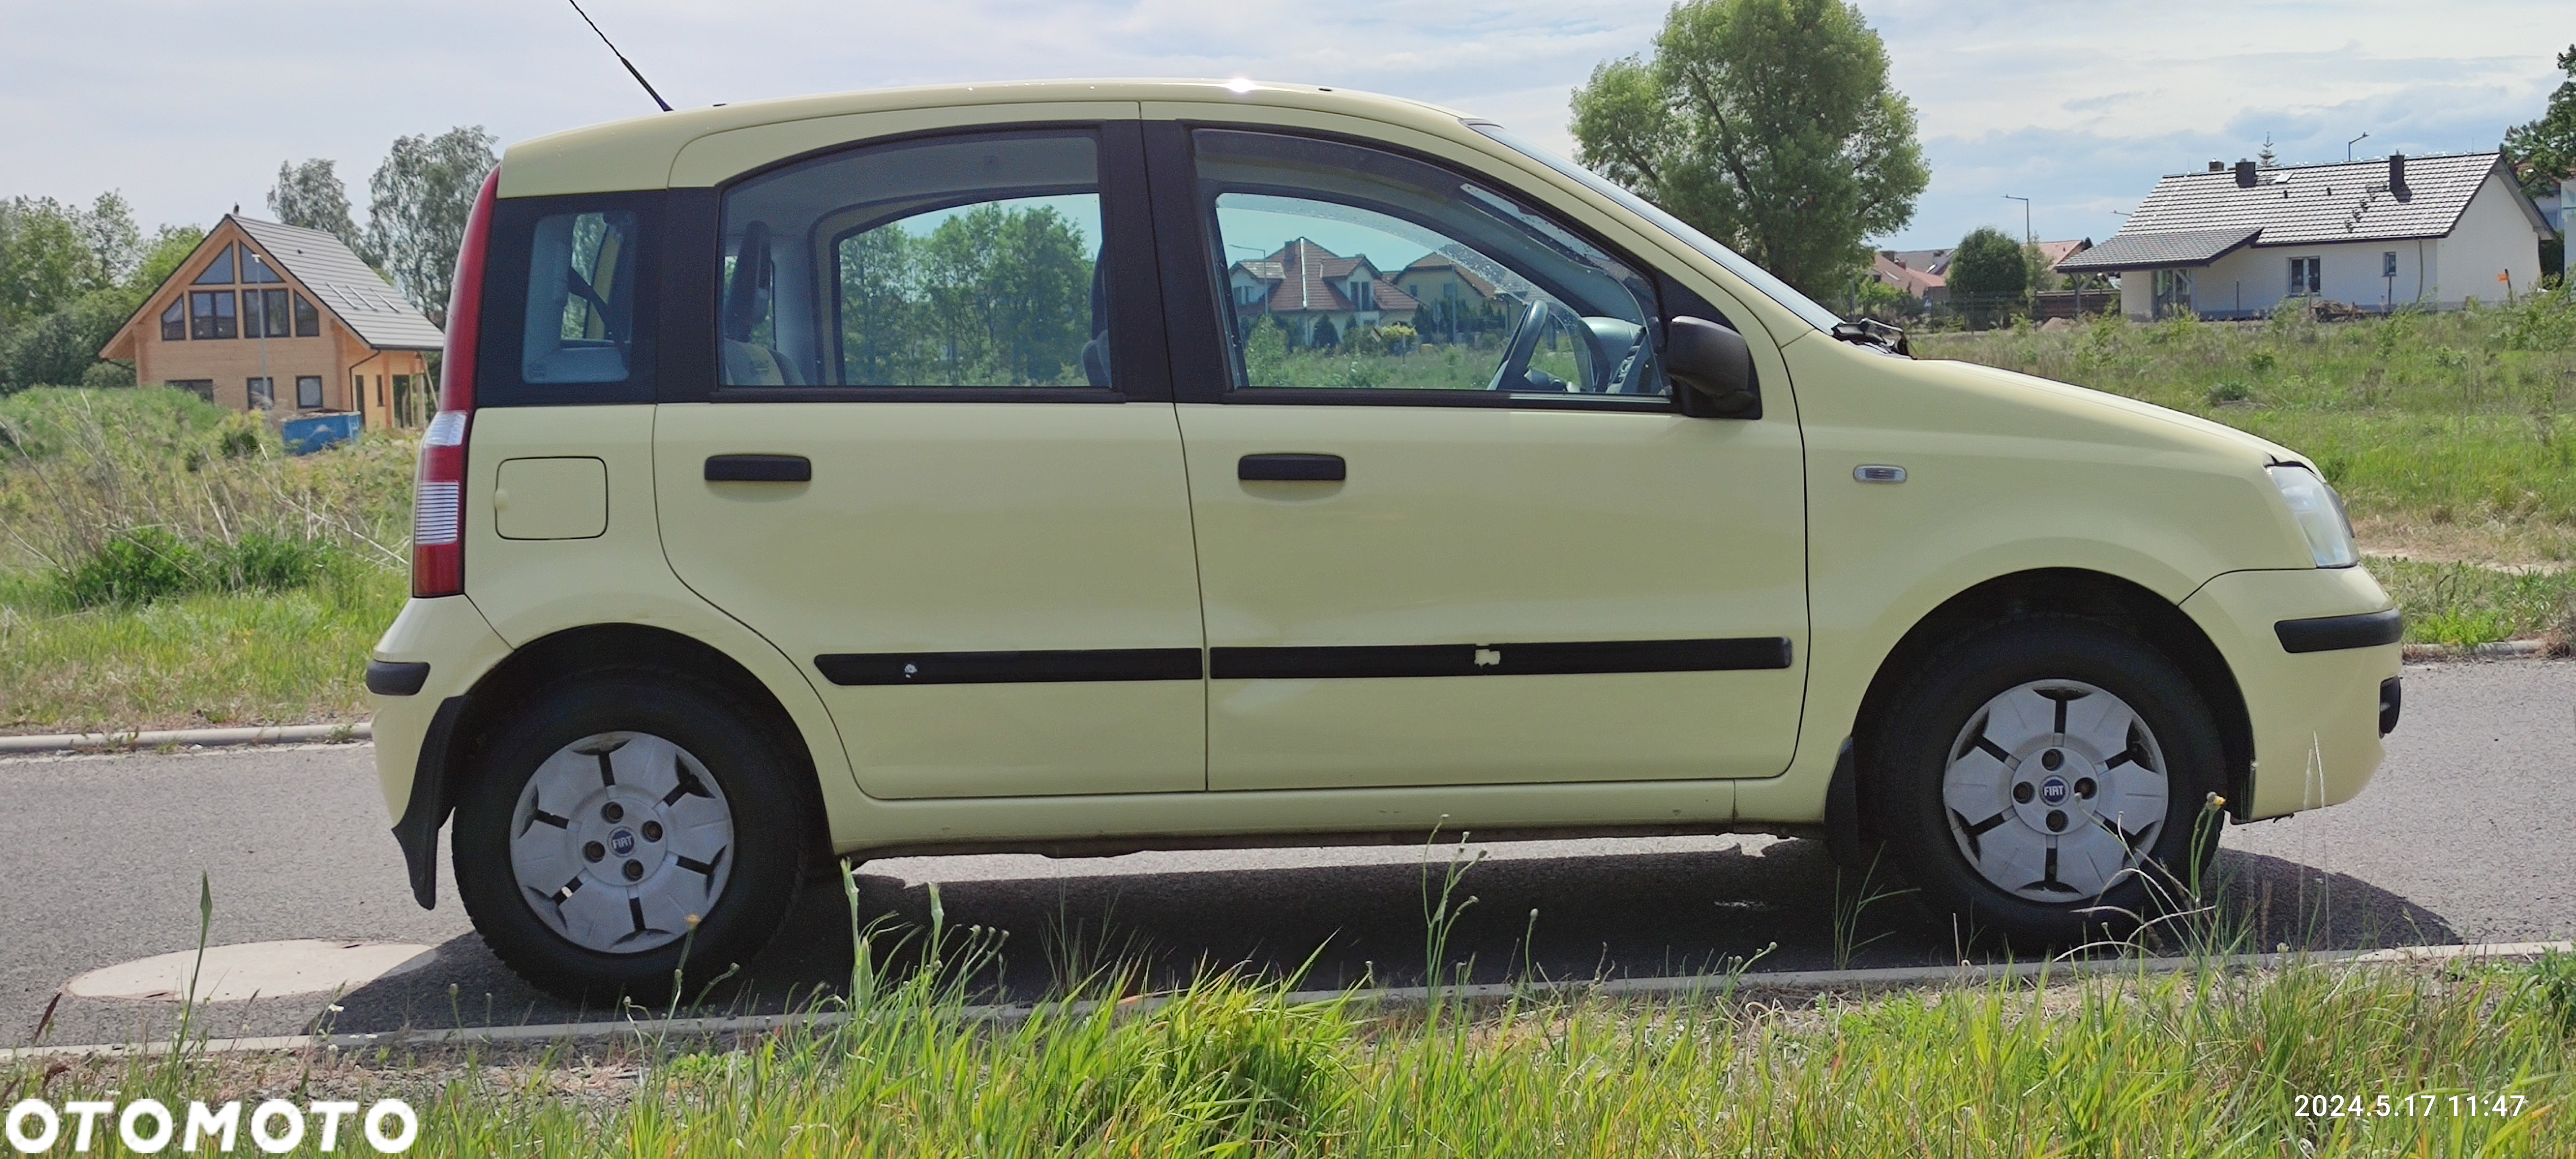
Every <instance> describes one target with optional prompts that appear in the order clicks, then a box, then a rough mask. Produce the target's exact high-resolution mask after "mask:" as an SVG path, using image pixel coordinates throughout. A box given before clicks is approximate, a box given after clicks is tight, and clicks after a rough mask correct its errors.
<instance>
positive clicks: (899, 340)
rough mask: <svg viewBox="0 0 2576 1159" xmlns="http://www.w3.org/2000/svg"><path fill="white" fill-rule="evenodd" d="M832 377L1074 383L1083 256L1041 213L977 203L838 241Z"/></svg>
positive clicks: (1069, 231)
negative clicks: (932, 222) (912, 227)
mask: <svg viewBox="0 0 2576 1159" xmlns="http://www.w3.org/2000/svg"><path fill="white" fill-rule="evenodd" d="M840 266H841V319H842V321H841V331H842V332H841V357H842V365H841V372H842V381H843V382H846V383H851V384H865V385H894V386H902V385H916V384H925V383H945V384H955V385H997V386H998V385H1021V384H1038V383H1051V382H1059V381H1064V380H1067V379H1072V380H1075V381H1080V380H1081V376H1082V347H1083V344H1084V343H1086V342H1088V341H1090V339H1091V330H1090V328H1089V327H1088V326H1087V325H1085V322H1086V320H1088V319H1090V318H1091V316H1092V312H1091V306H1090V301H1089V299H1090V296H1091V273H1092V259H1091V255H1090V253H1089V251H1088V249H1087V248H1086V247H1085V245H1084V243H1083V235H1082V231H1081V230H1080V229H1079V228H1077V227H1076V226H1075V225H1074V224H1073V222H1072V221H1070V220H1068V219H1067V218H1066V217H1065V216H1064V215H1063V214H1061V213H1059V212H1057V211H1056V210H1054V209H1053V208H1049V207H1044V206H1039V207H1034V208H1009V207H1005V206H1002V205H996V204H985V205H979V206H977V207H975V208H973V209H971V210H968V211H966V212H963V213H959V214H955V215H953V216H950V217H948V218H946V219H945V220H943V221H941V222H940V223H939V224H938V225H937V226H936V227H935V228H933V229H931V230H930V231H929V232H928V233H926V234H925V233H916V232H911V231H908V230H907V229H906V228H905V227H904V225H903V223H900V222H898V223H895V224H892V225H887V226H882V227H879V228H877V229H873V230H869V231H868V232H866V233H863V234H860V235H858V236H856V237H851V238H848V239H846V240H844V241H843V242H842V243H841V262H840Z"/></svg>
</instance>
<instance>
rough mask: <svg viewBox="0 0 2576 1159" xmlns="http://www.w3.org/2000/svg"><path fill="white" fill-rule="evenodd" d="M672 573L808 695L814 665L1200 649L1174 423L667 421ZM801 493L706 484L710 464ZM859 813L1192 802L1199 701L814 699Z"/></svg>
mask: <svg viewBox="0 0 2576 1159" xmlns="http://www.w3.org/2000/svg"><path fill="white" fill-rule="evenodd" d="M662 412H663V413H662V417H661V422H660V430H659V432H658V435H657V444H658V446H657V457H658V459H659V462H660V468H661V469H660V473H659V485H660V508H661V520H662V539H663V545H664V548H665V550H666V551H667V552H668V553H669V556H670V559H671V564H672V567H673V568H675V569H676V570H677V571H678V573H679V575H680V577H681V578H682V579H683V580H685V581H686V582H687V583H688V584H689V585H690V586H691V588H692V589H693V590H695V591H696V592H697V593H699V594H700V595H702V596H704V597H705V598H706V599H707V601H708V602H710V603H712V604H714V605H715V606H717V607H720V608H723V609H725V610H726V611H727V612H728V613H730V614H731V615H733V616H735V617H737V618H739V619H740V620H741V621H742V622H744V623H745V624H748V625H750V626H751V627H752V628H753V629H754V630H756V631H758V632H760V633H761V634H762V635H763V636H764V637H766V638H767V639H769V640H770V641H771V642H772V643H774V644H776V645H778V647H779V648H780V649H782V650H784V651H785V652H786V654H787V655H788V656H790V657H791V658H793V660H794V661H795V662H796V663H797V664H799V665H800V666H802V667H804V669H805V670H806V671H808V672H814V671H816V668H815V664H816V660H815V658H816V657H817V656H820V655H826V654H851V653H856V654H893V653H908V652H996V651H1017V650H1065V649H1095V648H1161V649H1184V650H1187V651H1189V652H1191V653H1193V654H1195V653H1196V652H1197V650H1198V649H1199V648H1200V647H1201V646H1202V644H1203V643H1204V640H1205V637H1204V634H1203V633H1202V632H1201V630H1200V626H1199V593H1198V585H1197V583H1196V575H1197V570H1196V565H1195V563H1194V562H1193V557H1192V554H1191V547H1190V509H1189V492H1188V484H1187V482H1186V481H1185V480H1184V479H1183V478H1182V471H1181V438H1180V431H1179V429H1178V428H1177V427H1176V426H1175V425H1174V423H1173V418H1172V406H1171V404H1170V403H1106V404H1103V403H1060V404H1048V403H1010V404H1005V405H998V406H997V405H994V404H991V403H981V404H978V403H938V402H924V403H898V404H888V405H877V404H866V403H860V404H852V403H829V402H826V403H762V404H756V405H748V406H716V405H709V404H704V403H696V404H672V405H668V406H665V407H663V408H662ZM742 453H757V454H772V455H798V456H803V457H805V458H806V459H807V460H808V461H809V462H811V463H812V464H813V479H812V481H811V482H808V483H794V484H784V485H781V484H772V483H743V482H709V481H707V480H706V479H705V478H704V468H703V465H702V464H703V463H704V462H705V460H706V459H707V458H708V457H709V456H711V455H720V454H742ZM818 687H819V689H820V691H821V693H822V695H823V697H824V700H825V703H826V704H828V705H829V706H830V709H831V712H832V714H833V716H834V717H835V718H836V719H837V720H838V721H839V722H840V726H841V728H840V731H841V734H842V736H843V738H844V739H845V741H846V743H847V745H848V751H849V760H850V763H851V765H852V767H853V768H855V769H856V770H857V775H858V780H859V783H860V785H862V786H863V787H865V788H866V790H867V791H868V792H869V793H870V794H871V795H873V796H876V797H883V798H907V797H992V796H1023V795H1033V794H1039V795H1056V794H1074V793H1150V792H1177V791H1184V790H1188V791H1196V790H1200V789H1204V788H1206V787H1207V733H1206V719H1207V717H1206V691H1205V688H1204V686H1203V684H1202V682H1200V681H1197V680H1145V681H1097V682H1069V683H975V684H962V683H961V684H935V685H922V686H908V685H904V684H901V683H896V684H871V685H856V686H841V685H835V684H831V683H822V684H819V685H818Z"/></svg>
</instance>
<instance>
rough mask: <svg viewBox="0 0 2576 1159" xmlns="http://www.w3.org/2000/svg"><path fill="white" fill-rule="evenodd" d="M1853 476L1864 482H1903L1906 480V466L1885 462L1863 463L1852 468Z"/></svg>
mask: <svg viewBox="0 0 2576 1159" xmlns="http://www.w3.org/2000/svg"><path fill="white" fill-rule="evenodd" d="M1852 478H1854V479H1858V480H1860V481H1861V482H1863V483H1902V482H1904V481H1905V468H1903V467H1893V466H1889V465H1887V464H1884V463H1863V464H1861V465H1860V466H1857V467H1854V468H1852Z"/></svg>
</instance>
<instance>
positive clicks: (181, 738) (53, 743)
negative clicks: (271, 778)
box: [0, 720, 375, 756]
mask: <svg viewBox="0 0 2576 1159" xmlns="http://www.w3.org/2000/svg"><path fill="white" fill-rule="evenodd" d="M374 736H375V727H374V724H373V722H371V721H363V720H362V721H359V722H358V723H356V724H281V725H272V726H270V727H267V728H174V729H167V730H163V731H159V732H65V733H53V734H49V735H39V736H0V756H7V755H10V754H14V753H61V752H126V751H131V750H134V749H151V748H159V747H161V746H163V745H200V746H204V747H207V748H216V747H222V746H226V745H263V744H313V743H316V742H320V743H324V744H337V743H340V742H344V741H361V740H369V739H372V738H373V737H374Z"/></svg>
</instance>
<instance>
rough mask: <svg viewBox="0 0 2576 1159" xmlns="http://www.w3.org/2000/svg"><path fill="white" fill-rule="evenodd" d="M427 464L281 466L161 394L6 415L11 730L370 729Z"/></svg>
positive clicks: (65, 402)
mask: <svg viewBox="0 0 2576 1159" xmlns="http://www.w3.org/2000/svg"><path fill="white" fill-rule="evenodd" d="M412 453H413V452H412V448H411V445H410V444H409V443H408V442H407V441H403V440H396V439H391V438H387V437H385V436H382V435H377V436H371V437H370V438H369V439H368V440H367V441H365V442H364V443H362V444H361V445H359V446H355V447H342V448H335V449H332V450H329V451H325V452H322V453H319V454H315V455H310V456H305V457H300V458H298V457H292V456H288V455H287V454H286V453H285V450H284V448H283V447H282V446H281V445H279V443H278V441H277V439H276V437H275V436H274V435H272V434H270V433H269V432H268V431H267V430H266V428H265V427H263V426H262V425H261V424H259V423H258V422H257V421H256V420H253V419H250V418H249V417H247V416H242V415H230V414H226V413H224V412H222V411H220V410H217V409H216V408H214V407H211V406H208V405H206V404H204V403H201V402H199V401H197V400H196V399H194V398H193V397H190V396H188V395H185V394H182V393H180V392H177V391H171V390H166V389H161V388H148V389H141V390H106V391H71V390H50V389H39V390H34V391H29V392H26V393H24V394H19V395H15V396H12V397H8V398H5V399H0V732H53V731H70V730H88V729H118V730H121V729H130V728H157V727H190V726H205V725H230V724H251V723H275V722H303V721H333V720H361V719H364V718H365V714H366V697H365V691H364V689H363V688H362V687H361V686H360V683H359V678H360V675H361V671H362V669H363V666H364V663H365V660H364V657H365V654H366V650H367V648H368V646H370V645H372V644H373V643H374V642H375V639H376V637H377V636H378V635H380V634H382V633H383V631H384V627H385V625H386V624H387V623H390V622H391V621H392V619H393V616H394V613H395V612H396V611H398V610H400V608H401V606H402V599H403V591H404V582H405V581H404V577H403V574H402V572H401V571H400V569H399V565H400V564H401V562H402V561H403V559H404V557H403V554H402V553H403V552H404V551H405V550H406V545H407V540H406V539H405V535H406V534H407V532H408V530H409V529H408V526H407V524H408V521H409V505H410V497H411V480H410V476H411V462H412Z"/></svg>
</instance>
